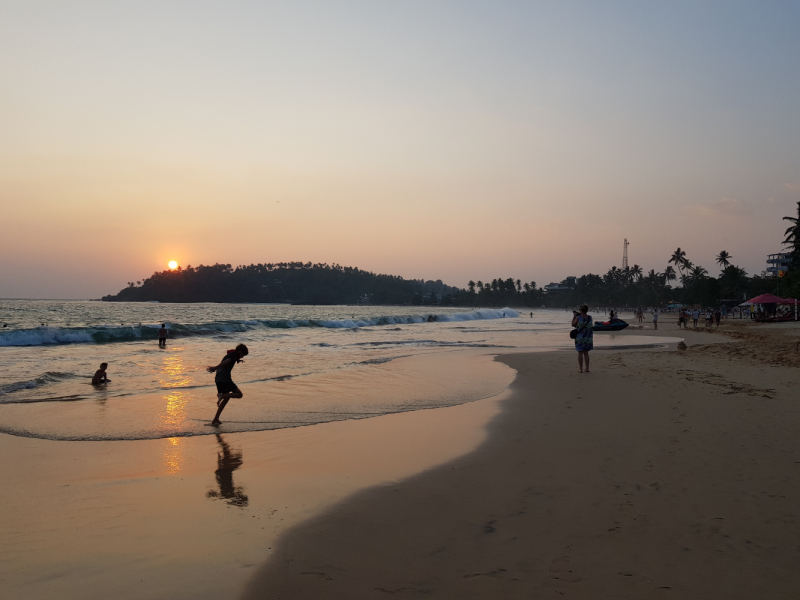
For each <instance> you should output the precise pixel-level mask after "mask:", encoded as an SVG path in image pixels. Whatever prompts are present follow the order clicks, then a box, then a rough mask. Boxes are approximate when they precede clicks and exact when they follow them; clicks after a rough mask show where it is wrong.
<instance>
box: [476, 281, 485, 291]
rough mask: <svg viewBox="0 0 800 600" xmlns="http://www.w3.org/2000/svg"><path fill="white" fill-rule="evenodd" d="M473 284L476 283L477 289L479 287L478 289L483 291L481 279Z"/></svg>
mask: <svg viewBox="0 0 800 600" xmlns="http://www.w3.org/2000/svg"><path fill="white" fill-rule="evenodd" d="M475 285H477V286H478V289H479V290H480V291H483V282H482V281H480V280H478V283H476V284H475Z"/></svg>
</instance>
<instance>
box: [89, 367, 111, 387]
mask: <svg viewBox="0 0 800 600" xmlns="http://www.w3.org/2000/svg"><path fill="white" fill-rule="evenodd" d="M107 368H108V363H101V364H100V368H99V369H97V371H95V373H94V377H92V385H102V384H104V383H108V376H107V375H106V369H107Z"/></svg>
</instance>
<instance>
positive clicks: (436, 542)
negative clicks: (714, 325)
mask: <svg viewBox="0 0 800 600" xmlns="http://www.w3.org/2000/svg"><path fill="white" fill-rule="evenodd" d="M670 317H671V316H669V315H668V316H664V317H662V322H661V323H660V326H659V330H658V331H653V330H652V324H651V323H645V324H644V325H643V326H642V328H639V325H638V324H636V323H634V324H633V325H632V326H631V327H630V328H629V330H628V331H627V332H624V333H622V334H615V335H616V336H625V337H626V338H628V341H630V336H637V337H641V339H642V342H643V345H644V344H646V343H647V342H648V341H650V340H651V339H654V338H656V337H664V336H673V337H680V338H683V339H684V340H685V342H686V344H687V346H688V349H686V350H682V351H681V350H678V349H676V347H675V344H672V345H670V346H668V347H664V346H663V345H662V346H660V347H657V348H649V349H648V348H643V347H638V348H634V349H630V350H625V351H620V350H616V349H606V350H596V351H594V352H593V354H592V373H591V374H588V375H579V374H578V373H577V365H576V359H575V355H574V353H573V352H570V351H549V352H535V353H530V352H527V353H511V354H501V355H499V356H496V357H495V358H494V362H493V359H492V356H491V355H489V354H488V353H487V352H486V351H485V350H471V351H464V352H463V355H464V356H465V360H467V358H466V357H471V358H468V360H470V361H472V362H471V363H467V362H465V363H464V364H465V365H468V364H473V365H474V367H473V368H481V369H489V370H487V371H485V372H486V373H487V374H488V373H490V372H496V374H502V373H503V372H505V373H506V375H503V376H506V377H507V380H508V381H509V382H511V381H512V380H513V383H511V385H510V387H509V388H508V389H507V390H506V391H505V392H504V393H502V394H501V395H499V396H496V397H493V398H489V399H486V400H481V401H477V402H471V403H467V404H463V405H459V406H452V407H447V408H437V409H432V410H419V411H412V412H407V413H401V414H392V415H386V416H381V417H375V418H370V419H362V420H354V421H341V422H335V423H326V424H321V425H314V426H311V427H301V428H297V429H287V430H276V431H269V432H251V433H230V434H223V435H220V436H200V437H194V438H169V439H158V440H137V441H113V442H104V441H100V442H70V441H50V440H41V439H28V438H20V437H14V436H8V435H3V436H0V446H1V447H2V450H3V455H4V457H5V458H6V465H7V466H6V470H5V474H6V478H7V479H8V480H9V481H11V482H12V484H13V485H10V486H6V487H5V488H4V489H3V491H2V492H0V495H1V496H2V500H3V505H4V506H5V507H6V510H5V511H4V513H3V515H2V517H0V520H1V521H2V523H1V524H2V527H1V528H0V531H1V532H2V533H0V537H2V542H3V543H2V548H3V549H2V551H0V552H1V554H0V557H2V560H0V565H2V566H1V567H0V589H2V591H3V594H4V595H9V596H13V597H20V598H106V597H108V596H112V597H115V598H144V597H146V598H247V599H251V598H284V599H289V598H382V597H386V596H400V597H409V596H417V595H427V596H434V597H443V598H489V597H505V598H522V597H526V598H529V597H550V596H556V597H558V596H561V595H564V596H568V597H573V598H651V597H652V598H662V597H669V596H672V597H676V598H678V597H680V598H711V597H719V598H723V597H724V598H752V597H756V596H757V597H767V598H785V597H790V596H791V595H792V594H793V593H794V590H796V589H797V587H798V585H800V570H798V569H797V567H796V565H797V558H798V553H799V552H800V527H798V524H797V522H796V521H797V517H796V512H797V509H796V506H797V500H798V498H800V483H798V479H797V477H796V473H797V470H798V468H800V441H798V440H800V436H797V433H798V431H797V430H798V427H799V426H798V425H797V423H798V422H799V419H798V416H800V415H798V408H797V406H796V403H795V401H796V392H794V390H796V386H797V384H798V382H800V371H799V370H798V369H797V352H796V344H797V342H798V340H800V337H798V333H800V329H798V328H797V327H795V326H794V324H787V325H779V326H759V325H753V324H750V323H747V322H729V323H728V324H726V325H725V326H723V327H722V328H721V329H720V330H719V331H714V332H706V331H702V330H700V331H697V332H695V331H691V330H690V331H680V332H679V331H678V330H677V327H676V326H675V324H674V320H675V319H673V318H670ZM615 339H616V338H615ZM612 341H613V340H612ZM482 372H483V371H482ZM515 372H516V377H514V373H515ZM487 424H488V425H487Z"/></svg>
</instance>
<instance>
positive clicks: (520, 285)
mask: <svg viewBox="0 0 800 600" xmlns="http://www.w3.org/2000/svg"><path fill="white" fill-rule="evenodd" d="M521 291H522V281H520V280H519V279H517V293H519V292H521Z"/></svg>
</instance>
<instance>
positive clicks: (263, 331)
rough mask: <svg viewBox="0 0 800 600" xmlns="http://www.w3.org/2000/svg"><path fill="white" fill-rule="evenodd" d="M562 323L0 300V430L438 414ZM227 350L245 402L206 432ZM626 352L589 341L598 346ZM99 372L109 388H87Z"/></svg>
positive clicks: (503, 374) (502, 313)
mask: <svg viewBox="0 0 800 600" xmlns="http://www.w3.org/2000/svg"><path fill="white" fill-rule="evenodd" d="M570 320H571V313H570V312H565V311H562V310H534V311H533V312H531V311H530V310H529V309H528V310H523V309H518V310H517V309H512V308H503V309H479V310H464V309H457V308H440V307H390V306H290V305H283V304H280V305H275V304H158V303H104V302H93V301H55V300H2V301H0V356H2V364H3V365H4V369H3V370H2V372H1V373H0V432H2V433H8V434H12V435H18V436H27V437H36V438H44V439H52V440H134V439H154V438H178V437H184V436H193V435H207V434H212V433H217V432H220V431H221V432H238V431H258V430H268V429H279V428H285V427H298V426H306V425H313V424H315V423H323V422H329V421H336V420H343V419H361V418H368V417H372V416H377V415H382V414H388V413H394V412H403V411H409V410H421V409H426V408H436V407H442V406H451V405H455V404H461V403H464V402H470V401H473V400H478V399H481V398H487V397H491V396H494V395H496V394H499V393H501V392H502V391H503V390H504V389H505V387H506V386H507V385H508V384H509V383H510V381H511V380H512V379H513V373H512V372H510V370H509V369H508V368H507V367H505V366H503V365H501V364H499V363H497V362H494V361H493V360H492V357H493V356H494V355H496V354H499V353H504V352H516V351H522V350H540V351H541V350H557V349H570V348H572V347H573V346H572V341H571V340H570V339H569V336H568V331H569V329H570V326H569V322H570ZM162 323H165V324H166V325H167V328H168V330H169V333H170V339H169V340H168V342H167V347H166V348H165V349H161V348H159V347H158V342H157V331H158V328H159V327H160V326H161V324H162ZM647 341H648V344H659V343H666V342H668V341H671V340H669V339H668V338H664V340H660V339H658V338H648V340H647ZM239 343H244V344H247V346H248V348H249V350H250V354H249V356H248V357H247V358H246V359H245V360H244V362H242V363H240V364H238V365H237V366H236V367H235V368H234V370H233V379H234V381H235V382H236V383H237V385H239V387H240V389H241V390H242V392H243V393H244V397H243V398H241V399H234V400H231V402H230V403H229V404H228V406H227V408H226V409H225V412H224V413H223V415H222V418H221V420H222V421H223V425H222V426H221V427H220V428H219V429H216V428H213V427H210V426H209V422H210V420H211V418H212V417H213V416H214V412H215V409H216V407H215V402H216V388H215V385H214V375H213V374H210V373H208V372H207V371H206V367H207V366H209V365H216V364H218V363H219V362H220V361H221V360H222V358H223V357H224V356H225V354H226V352H227V350H228V349H232V348H233V347H234V346H236V345H237V344H239ZM636 343H638V344H640V343H641V340H637V339H636V338H633V337H630V336H628V337H625V336H619V335H610V334H605V335H596V336H595V344H596V346H597V347H603V346H606V347H619V346H624V345H629V344H636ZM101 362H107V363H108V364H109V367H108V377H109V379H110V383H108V384H107V385H104V386H99V387H93V386H92V385H91V382H90V380H91V377H92V375H93V374H94V372H95V370H97V368H98V367H99V365H100V363H101Z"/></svg>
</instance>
